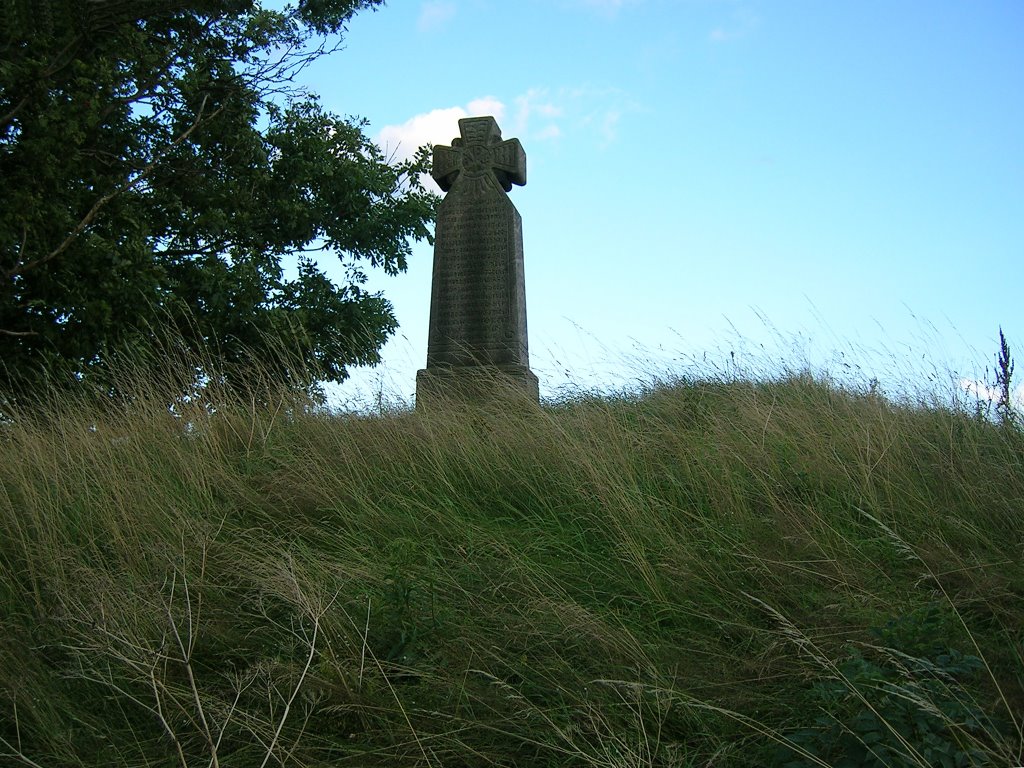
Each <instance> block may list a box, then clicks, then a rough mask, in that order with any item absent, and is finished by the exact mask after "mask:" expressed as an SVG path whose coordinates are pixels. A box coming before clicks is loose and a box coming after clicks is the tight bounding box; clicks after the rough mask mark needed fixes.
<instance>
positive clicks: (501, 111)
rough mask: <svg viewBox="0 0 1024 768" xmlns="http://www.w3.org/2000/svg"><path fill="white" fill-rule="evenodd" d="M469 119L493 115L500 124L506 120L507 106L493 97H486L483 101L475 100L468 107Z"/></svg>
mask: <svg viewBox="0 0 1024 768" xmlns="http://www.w3.org/2000/svg"><path fill="white" fill-rule="evenodd" d="M466 112H467V113H468V114H467V115H466V116H467V117H481V116H483V115H491V116H492V117H493V118H494V119H495V120H497V121H498V124H499V125H500V124H501V121H502V120H504V119H505V105H504V104H502V103H501V102H500V101H498V100H497V99H496V98H494V97H493V96H484V97H483V98H482V99H473V101H471V102H469V104H467V105H466Z"/></svg>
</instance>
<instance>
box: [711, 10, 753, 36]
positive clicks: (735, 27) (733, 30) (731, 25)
mask: <svg viewBox="0 0 1024 768" xmlns="http://www.w3.org/2000/svg"><path fill="white" fill-rule="evenodd" d="M760 23H761V19H760V17H758V15H757V14H756V13H755V12H754V11H753V10H751V9H750V8H737V9H736V10H734V11H733V12H732V15H731V17H730V18H729V20H728V21H727V22H725V23H724V24H721V25H719V26H717V27H715V28H714V29H712V30H711V32H710V33H709V34H708V39H709V40H710V41H711V42H712V43H729V42H732V41H734V40H740V39H742V38H744V37H747V36H749V35H751V34H753V32H754V31H755V30H756V29H757V28H758V26H759V25H760Z"/></svg>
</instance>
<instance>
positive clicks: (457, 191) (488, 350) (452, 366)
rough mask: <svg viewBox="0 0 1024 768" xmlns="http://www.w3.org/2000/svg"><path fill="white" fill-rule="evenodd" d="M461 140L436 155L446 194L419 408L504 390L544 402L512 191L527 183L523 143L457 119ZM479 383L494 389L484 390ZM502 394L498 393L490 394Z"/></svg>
mask: <svg viewBox="0 0 1024 768" xmlns="http://www.w3.org/2000/svg"><path fill="white" fill-rule="evenodd" d="M459 131H460V133H461V134H462V137H461V138H456V139H454V140H453V141H452V145H451V146H450V147H444V146H439V147H435V148H434V158H433V161H434V163H433V171H432V175H433V177H434V179H435V180H436V181H437V183H438V185H439V186H440V187H441V189H442V190H443V191H445V192H447V194H446V196H445V198H444V200H443V201H442V202H441V206H440V209H439V211H438V216H437V227H436V229H435V235H434V274H433V285H432V288H431V297H430V330H429V334H428V340H427V366H426V368H425V369H424V370H421V371H420V372H419V373H418V374H417V377H416V395H417V403H421V402H423V401H424V399H425V398H426V399H430V398H432V397H435V396H442V397H453V396H458V395H459V394H460V390H464V389H471V390H472V391H473V393H474V394H475V395H477V396H479V395H480V393H481V392H482V391H490V390H492V389H495V388H497V389H502V388H503V387H502V382H504V383H506V384H508V386H509V388H511V389H512V390H513V391H521V392H523V393H524V394H526V395H527V396H528V397H531V398H532V399H533V400H536V399H537V377H536V376H535V375H534V374H533V372H532V371H530V368H529V366H530V360H529V345H528V342H527V331H526V287H525V280H524V274H523V224H522V218H521V217H520V216H519V212H518V211H517V210H516V208H515V206H514V205H513V204H512V201H511V200H510V199H509V197H508V195H507V194H506V192H508V191H509V190H511V189H512V185H513V184H519V185H523V184H526V154H525V153H524V152H523V147H522V145H521V144H520V143H519V140H518V139H509V140H507V141H503V140H502V138H501V131H500V129H499V128H498V124H497V123H496V122H495V120H494V118H493V117H472V118H465V119H463V120H459ZM481 382H490V383H489V384H488V385H487V386H486V387H484V388H483V390H481V386H480V383H481ZM491 385H495V386H491Z"/></svg>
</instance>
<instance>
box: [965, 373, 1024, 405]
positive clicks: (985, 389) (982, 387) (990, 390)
mask: <svg viewBox="0 0 1024 768" xmlns="http://www.w3.org/2000/svg"><path fill="white" fill-rule="evenodd" d="M960 388H961V389H962V390H963V391H964V392H967V393H968V394H969V395H971V396H972V397H976V398H978V399H979V400H987V401H988V402H990V403H991V404H992V405H995V404H996V403H998V402H999V398H1000V395H1001V393H1000V391H999V390H998V389H996V388H995V387H993V386H991V385H990V384H987V383H986V382H984V381H981V380H980V379H960ZM1010 402H1011V404H1012V405H1013V407H1014V408H1016V409H1017V410H1018V411H1024V384H1021V385H1019V386H1018V387H1017V388H1016V389H1014V390H1013V391H1012V392H1011V393H1010Z"/></svg>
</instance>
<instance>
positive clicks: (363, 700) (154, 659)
mask: <svg viewBox="0 0 1024 768" xmlns="http://www.w3.org/2000/svg"><path fill="white" fill-rule="evenodd" d="M158 392H159V388H152V387H151V388H149V389H145V388H143V390H142V391H141V392H140V393H137V394H136V396H135V398H134V399H133V400H131V401H130V403H129V404H127V405H126V404H124V401H122V402H121V404H120V405H112V404H108V405H106V406H103V407H99V406H96V405H95V404H90V403H85V402H79V401H75V400H73V399H70V398H67V397H63V398H61V397H58V396H56V395H55V396H53V397H52V398H51V402H50V404H49V405H47V406H43V407H40V408H37V409H31V410H26V411H22V412H19V413H15V414H13V421H12V422H9V423H7V424H5V425H2V426H0V765H27V766H45V767H46V768H57V767H58V766H142V765H145V766H200V765H202V766H208V765H214V766H225V767H227V766H264V765H267V766H277V765H289V766H342V765H353V766H435V767H439V766H445V767H451V766H487V765H497V766H513V765H516V766H607V767H608V768H620V767H622V768H625V766H764V765H769V766H811V765H827V766H876V765H877V766H881V765H889V766H904V765H907V766H968V765H991V766H1008V765H1019V764H1021V763H1022V762H1024V730H1022V729H1024V557H1022V554H1021V553H1022V552H1024V433H1022V431H1021V430H1019V429H1016V428H1013V427H1010V426H1000V425H998V424H994V423H992V422H991V421H989V420H987V419H984V418H981V417H979V416H977V415H975V414H972V413H969V412H962V411H960V410H957V409H950V408H945V407H941V406H934V405H924V404H894V403H893V402H890V401H888V400H886V399H884V398H882V397H879V396H877V395H875V394H871V393H866V392H853V391H848V390H844V389H842V388H840V387H838V386H837V385H835V384H833V383H830V382H829V381H826V380H820V379H819V380H814V379H812V378H811V377H809V376H799V375H797V376H791V377H787V378H784V379H781V380H777V381H771V382H749V381H718V380H709V381H691V382H681V383H677V384H674V385H665V386H662V387H659V388H656V389H653V390H652V391H650V392H647V393H644V394H643V395H637V396H632V397H619V398H615V397H612V398H592V399H591V398H585V397H581V398H578V399H576V400H574V401H571V402H568V403H563V404H561V405H552V406H546V407H544V408H542V409H537V410H531V409H515V408H511V409H504V410H500V409H496V410H494V411H484V410H471V409H466V410H461V411H460V410H453V411H450V412H447V413H443V414H442V413H426V414H422V413H421V414H412V413H391V414H386V415H382V416H376V417H338V416H329V415H324V414H322V413H317V412H315V411H311V410H310V409H308V408H305V407H303V406H302V404H301V403H296V402H295V401H293V400H290V399H289V398H288V397H286V396H284V395H276V396H269V397H267V398H265V401H266V402H265V403H264V404H262V405H255V404H254V403H255V400H250V401H248V402H245V401H241V400H238V399H235V400H228V399H222V400H221V401H219V405H218V407H217V408H216V411H215V412H213V413H211V412H210V409H208V408H204V407H203V406H202V405H200V404H198V403H192V404H191V405H181V406H179V408H178V411H179V412H178V414H177V415H176V416H172V415H171V414H169V412H168V410H167V406H166V403H167V398H162V397H160V396H159V395H158Z"/></svg>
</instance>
